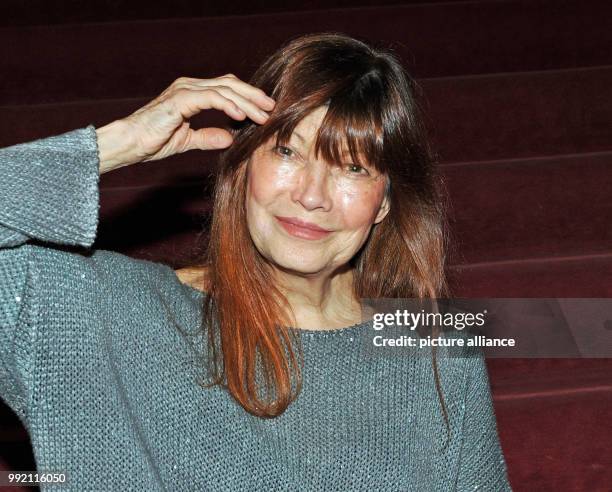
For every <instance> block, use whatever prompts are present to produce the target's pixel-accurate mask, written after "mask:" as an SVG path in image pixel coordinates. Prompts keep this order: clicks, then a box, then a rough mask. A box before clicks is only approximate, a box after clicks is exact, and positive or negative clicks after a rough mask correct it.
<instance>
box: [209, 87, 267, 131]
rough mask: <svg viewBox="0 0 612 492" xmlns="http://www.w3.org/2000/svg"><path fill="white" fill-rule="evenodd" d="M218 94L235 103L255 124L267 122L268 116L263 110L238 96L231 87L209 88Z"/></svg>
mask: <svg viewBox="0 0 612 492" xmlns="http://www.w3.org/2000/svg"><path fill="white" fill-rule="evenodd" d="M210 88H211V89H215V90H216V91H217V92H219V93H220V94H221V95H222V96H223V97H227V98H228V99H231V100H232V101H234V103H236V105H237V106H238V107H239V108H240V109H242V110H243V111H244V112H245V113H246V114H247V116H248V117H249V118H251V119H252V120H253V121H255V122H257V123H265V122H266V121H268V118H269V115H268V113H266V112H265V111H264V110H263V109H260V107H259V106H257V105H256V104H255V103H253V102H252V101H250V100H249V99H247V98H245V97H244V96H242V95H240V94H238V93H237V92H236V91H234V90H233V89H232V88H231V87H224V86H222V85H221V86H215V87H210Z"/></svg>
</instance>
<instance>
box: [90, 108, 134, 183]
mask: <svg viewBox="0 0 612 492" xmlns="http://www.w3.org/2000/svg"><path fill="white" fill-rule="evenodd" d="M131 134H132V133H131V132H130V131H129V129H128V128H127V124H126V122H125V121H123V120H116V121H113V122H111V123H109V124H108V125H105V126H103V127H100V128H96V136H97V139H98V154H99V158H100V174H104V173H106V172H108V171H112V170H114V169H118V168H120V167H123V166H127V165H129V164H134V162H135V161H134V158H133V155H134V143H133V142H131V140H130V139H131V136H130V135H131Z"/></svg>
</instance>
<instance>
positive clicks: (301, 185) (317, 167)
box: [292, 163, 331, 211]
mask: <svg viewBox="0 0 612 492" xmlns="http://www.w3.org/2000/svg"><path fill="white" fill-rule="evenodd" d="M330 179H331V176H330V174H329V169H328V166H327V164H325V163H316V164H308V165H307V166H305V167H304V169H303V170H302V173H301V176H300V179H299V180H298V184H297V186H296V188H295V189H294V190H293V192H292V199H293V200H294V201H296V202H299V203H300V204H301V205H302V206H303V207H304V208H305V209H306V210H314V209H317V208H321V209H322V210H325V211H327V210H329V209H330V208H331V197H330V190H329V187H330Z"/></svg>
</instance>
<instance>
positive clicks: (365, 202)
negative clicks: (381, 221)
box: [336, 190, 380, 229]
mask: <svg viewBox="0 0 612 492" xmlns="http://www.w3.org/2000/svg"><path fill="white" fill-rule="evenodd" d="M336 203H338V204H340V206H341V209H342V216H343V217H344V224H345V227H346V228H347V229H359V228H362V227H367V226H370V225H371V224H372V223H373V222H374V219H375V218H376V214H377V213H378V207H379V206H380V200H379V197H378V193H375V192H372V191H370V190H367V191H361V192H354V191H350V190H344V191H343V192H341V193H340V194H339V195H338V198H337V202H336Z"/></svg>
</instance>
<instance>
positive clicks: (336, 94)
mask: <svg viewBox="0 0 612 492" xmlns="http://www.w3.org/2000/svg"><path fill="white" fill-rule="evenodd" d="M249 83H250V84H252V85H254V86H256V87H259V88H261V89H262V90H264V91H265V92H266V94H268V95H270V96H271V97H272V98H273V99H275V100H276V106H275V108H274V110H273V111H272V113H271V114H270V117H269V119H268V121H267V122H266V123H265V124H263V125H257V124H255V123H253V122H251V121H250V120H244V121H241V122H239V123H238V124H235V128H234V133H233V136H234V142H233V144H232V145H231V147H229V148H228V149H227V150H226V151H225V152H224V154H223V155H222V157H221V161H220V166H219V171H218V175H217V181H216V185H215V192H214V206H213V215H212V223H211V227H210V236H209V242H208V247H207V250H206V255H205V258H204V264H206V265H207V266H208V269H209V270H208V273H209V277H208V280H209V289H208V292H207V296H205V306H204V320H203V321H204V322H203V327H204V329H205V330H206V329H208V357H207V359H208V362H209V371H210V374H211V375H212V379H213V383H212V384H219V385H222V386H224V387H226V388H227V390H229V392H230V393H231V395H232V396H233V397H234V398H235V399H236V400H237V401H238V402H239V403H240V405H242V406H243V407H244V409H245V410H247V411H248V412H250V413H252V414H254V415H257V416H260V417H267V418H271V417H276V416H278V415H280V414H282V413H283V412H284V411H285V409H286V408H287V407H288V405H289V404H290V403H291V402H292V401H293V400H294V399H295V398H297V395H298V393H299V391H300V389H301V365H300V364H298V363H297V362H296V357H295V353H294V351H293V347H294V346H297V347H298V348H299V353H300V363H301V362H302V359H301V357H302V354H301V345H300V343H299V341H298V340H295V339H293V338H292V333H293V330H289V329H288V327H291V326H295V325H294V324H293V323H294V320H293V318H292V317H291V315H288V314H287V313H288V312H290V309H287V308H288V302H287V300H286V298H285V297H284V296H283V295H282V294H281V292H280V291H279V289H278V288H277V287H276V286H275V285H274V282H273V281H272V274H271V270H270V266H269V264H268V263H267V262H266V260H265V259H264V258H263V256H261V255H260V254H259V252H258V251H257V249H256V248H255V246H254V244H253V242H252V240H251V239H250V235H249V231H248V228H247V225H246V209H245V195H246V184H247V182H246V180H247V175H246V164H247V162H248V159H249V158H250V156H251V155H252V154H253V152H254V151H255V150H256V149H257V148H258V147H259V146H260V145H262V144H263V143H264V142H266V141H267V140H268V139H269V138H271V137H273V136H275V135H276V138H277V144H280V145H282V144H283V143H285V142H287V141H288V140H289V138H290V136H291V134H292V132H293V129H294V128H295V127H296V125H297V124H298V123H299V122H300V121H301V120H302V119H303V118H304V117H305V116H306V115H308V114H309V113H310V112H311V111H313V110H315V109H316V108H318V107H320V106H323V105H325V106H327V108H328V109H327V112H326V114H325V117H324V120H323V121H322V123H321V125H320V128H319V131H318V133H317V137H316V142H315V151H316V154H317V155H318V154H319V153H320V152H322V155H323V157H324V159H325V160H326V161H327V162H328V163H334V162H340V158H339V152H340V150H341V148H342V143H343V142H346V144H347V146H348V148H349V151H350V153H351V155H352V157H353V158H354V159H355V160H356V161H359V158H358V157H357V156H358V155H359V153H361V155H363V156H365V159H366V160H367V162H368V163H369V164H370V165H372V166H374V167H375V168H376V169H377V170H378V171H380V172H382V173H385V174H386V176H387V177H388V181H387V188H386V190H385V193H386V194H387V196H388V197H389V199H390V211H389V213H388V215H387V217H386V218H385V219H384V220H383V221H382V222H381V223H379V224H376V225H374V226H373V227H372V230H371V232H370V236H369V237H368V240H367V241H366V243H365V244H364V245H363V247H362V248H361V249H360V250H359V252H358V253H357V254H356V255H355V257H354V258H353V259H352V260H351V261H350V266H351V267H353V268H354V294H355V296H356V297H358V298H382V297H386V298H397V297H401V298H419V299H424V298H436V297H441V296H444V295H446V294H447V292H448V290H447V284H446V279H445V275H444V260H445V246H444V243H445V230H446V227H445V222H444V217H445V214H444V208H445V207H444V206H443V201H442V199H441V198H442V193H441V187H440V185H441V182H440V178H439V177H438V176H437V175H436V173H435V172H434V159H433V157H432V153H431V151H430V149H429V146H428V142H427V138H426V133H425V128H424V126H423V123H422V118H421V116H420V110H419V107H418V106H417V102H416V98H415V96H416V93H417V91H418V86H417V85H416V83H415V82H414V80H413V79H412V78H411V77H410V76H409V75H408V74H407V73H406V72H405V71H404V69H403V68H402V65H401V63H400V62H399V61H398V60H397V59H396V58H395V56H394V55H393V53H392V52H390V51H387V50H377V49H374V48H372V47H370V46H368V45H367V44H365V43H363V42H361V41H359V40H356V39H354V38H351V37H349V36H346V35H344V34H341V33H320V34H313V35H307V36H301V37H299V38H296V39H294V40H292V41H291V42H289V43H288V44H286V45H285V46H283V47H282V48H281V49H279V50H278V51H277V52H275V53H274V54H273V55H272V56H270V57H269V58H268V59H267V60H266V61H265V62H264V63H263V64H262V65H261V66H260V68H259V69H258V70H257V71H256V72H255V74H254V75H253V77H252V78H251V80H250V81H249ZM298 331H299V330H298ZM258 359H260V360H261V366H258V365H257V361H258ZM433 366H434V375H435V381H436V389H437V391H438V395H439V398H440V401H441V405H442V410H443V413H444V420H445V422H446V425H447V430H448V416H447V412H446V407H445V405H444V399H443V396H442V393H441V390H440V382H439V374H438V367H437V363H436V357H435V347H434V348H433ZM258 367H259V369H261V370H262V371H263V374H264V381H263V386H264V387H265V395H266V397H265V398H262V397H261V396H260V391H261V389H262V388H259V387H258V384H256V381H257V380H258V378H257V374H258V370H259V369H258ZM293 383H295V385H294V384H293Z"/></svg>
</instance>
